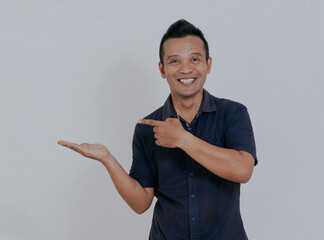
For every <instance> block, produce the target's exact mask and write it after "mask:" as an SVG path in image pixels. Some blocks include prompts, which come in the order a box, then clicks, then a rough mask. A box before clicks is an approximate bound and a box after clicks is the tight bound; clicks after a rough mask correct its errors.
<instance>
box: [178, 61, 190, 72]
mask: <svg viewBox="0 0 324 240" xmlns="http://www.w3.org/2000/svg"><path fill="white" fill-rule="evenodd" d="M191 72H192V68H191V66H190V64H189V63H182V64H180V66H179V73H181V74H189V73H191Z"/></svg>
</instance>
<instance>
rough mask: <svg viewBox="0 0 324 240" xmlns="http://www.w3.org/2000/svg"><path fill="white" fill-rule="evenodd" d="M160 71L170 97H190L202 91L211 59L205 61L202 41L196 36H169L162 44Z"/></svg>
mask: <svg viewBox="0 0 324 240" xmlns="http://www.w3.org/2000/svg"><path fill="white" fill-rule="evenodd" d="M163 52H164V54H163V62H164V66H163V65H162V63H159V68H160V72H161V75H162V77H163V78H166V79H167V81H168V84H169V86H170V90H171V94H172V97H176V98H190V97H193V96H196V95H197V94H198V93H202V90H203V86H204V83H205V81H206V77H207V74H209V72H210V69H211V65H212V59H211V58H209V59H208V61H207V62H206V53H205V48H204V42H203V41H202V40H201V39H200V38H199V37H197V36H186V37H184V38H170V39H168V40H166V41H165V43H164V44H163Z"/></svg>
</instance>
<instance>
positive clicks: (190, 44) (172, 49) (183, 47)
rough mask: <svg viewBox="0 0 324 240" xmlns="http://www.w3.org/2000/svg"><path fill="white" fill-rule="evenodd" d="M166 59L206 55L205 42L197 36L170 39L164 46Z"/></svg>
mask: <svg viewBox="0 0 324 240" xmlns="http://www.w3.org/2000/svg"><path fill="white" fill-rule="evenodd" d="M163 52H164V54H165V57H169V56H171V55H180V54H181V55H183V54H184V53H185V54H186V55H189V54H199V55H203V56H204V55H205V46H204V42H203V41H202V40H201V39H200V38H199V37H197V36H191V35H189V36H186V37H183V38H169V39H168V40H166V41H165V42H164V44H163Z"/></svg>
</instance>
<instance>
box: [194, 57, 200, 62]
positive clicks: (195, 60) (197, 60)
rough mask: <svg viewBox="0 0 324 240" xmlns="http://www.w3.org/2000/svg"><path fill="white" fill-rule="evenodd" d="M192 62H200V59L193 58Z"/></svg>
mask: <svg viewBox="0 0 324 240" xmlns="http://www.w3.org/2000/svg"><path fill="white" fill-rule="evenodd" d="M192 61H193V62H199V61H200V59H199V58H193V59H192Z"/></svg>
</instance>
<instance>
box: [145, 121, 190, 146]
mask: <svg viewBox="0 0 324 240" xmlns="http://www.w3.org/2000/svg"><path fill="white" fill-rule="evenodd" d="M139 123H140V124H146V125H149V126H153V127H154V128H153V131H154V137H155V139H156V141H155V143H156V145H158V146H161V147H167V148H176V147H180V146H181V144H182V143H183V141H184V139H185V137H186V134H187V133H188V132H187V131H186V130H184V128H183V127H182V124H181V122H180V121H179V120H178V119H177V118H167V119H166V120H165V121H158V120H152V119H141V120H140V121H139Z"/></svg>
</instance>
